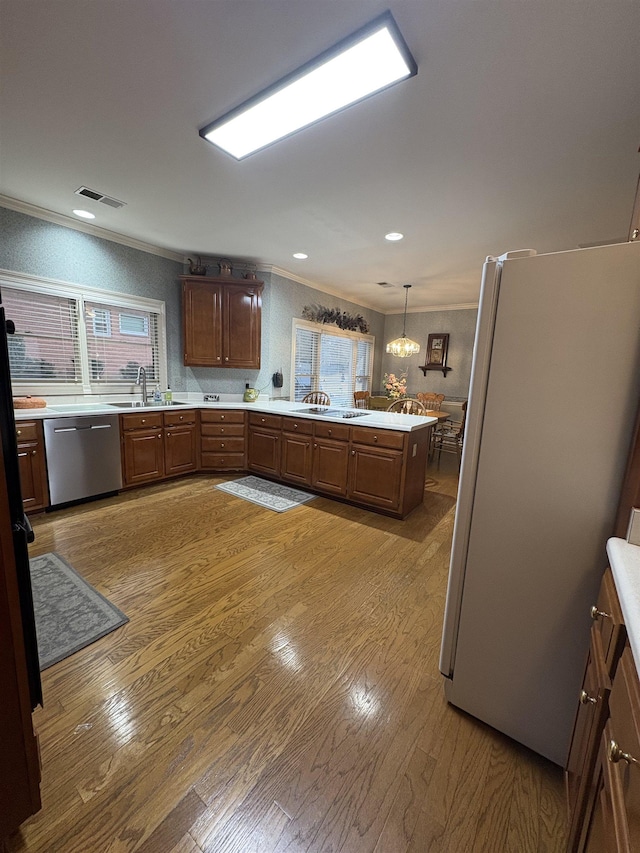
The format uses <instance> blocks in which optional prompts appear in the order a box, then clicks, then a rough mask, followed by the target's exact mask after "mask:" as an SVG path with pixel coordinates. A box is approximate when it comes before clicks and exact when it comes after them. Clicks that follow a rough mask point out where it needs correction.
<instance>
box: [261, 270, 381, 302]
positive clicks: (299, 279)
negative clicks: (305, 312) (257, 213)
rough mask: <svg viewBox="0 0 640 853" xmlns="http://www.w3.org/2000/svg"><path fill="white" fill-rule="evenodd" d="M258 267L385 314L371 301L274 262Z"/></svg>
mask: <svg viewBox="0 0 640 853" xmlns="http://www.w3.org/2000/svg"><path fill="white" fill-rule="evenodd" d="M258 269H259V270H260V271H261V272H271V273H275V274H276V275H279V276H281V277H282V278H288V279H289V280H290V281H295V282H297V283H298V284H304V285H305V286H306V287H311V288H313V289H314V290H319V291H320V293H326V294H327V295H329V296H335V297H336V299H342V300H343V301H344V302H350V303H351V304H352V305H358V306H359V307H360V308H368V309H369V310H370V311H376V312H377V313H378V314H384V311H381V310H380V308H379V307H377V306H375V305H373V304H372V303H370V302H362V301H360V302H356V300H355V299H352V298H350V297H349V296H347V295H346V294H344V293H340V291H339V290H332V289H331V288H330V287H326V286H325V285H324V284H318V283H317V282H315V281H311V280H310V279H308V278H303V277H302V276H301V275H297V274H296V273H294V272H290V271H289V270H285V269H283V268H282V267H276V266H273V264H258Z"/></svg>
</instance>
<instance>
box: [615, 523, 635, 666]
mask: <svg viewBox="0 0 640 853" xmlns="http://www.w3.org/2000/svg"><path fill="white" fill-rule="evenodd" d="M607 554H608V556H609V565H610V566H611V572H612V574H613V579H614V581H615V583H616V590H617V593H618V598H619V599H620V607H621V608H622V615H623V617H624V624H625V627H626V629H627V635H628V637H629V645H630V646H631V651H632V652H633V659H634V660H635V663H636V669H637V670H638V675H640V546H638V545H630V544H629V543H628V542H627V541H626V539H609V541H608V542H607Z"/></svg>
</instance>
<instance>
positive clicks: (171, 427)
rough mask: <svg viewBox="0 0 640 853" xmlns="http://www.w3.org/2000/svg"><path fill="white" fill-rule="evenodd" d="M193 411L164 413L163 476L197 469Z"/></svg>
mask: <svg viewBox="0 0 640 853" xmlns="http://www.w3.org/2000/svg"><path fill="white" fill-rule="evenodd" d="M196 421H197V415H196V411H195V409H181V410H180V411H175V412H165V413H164V415H163V424H164V475H165V477H174V476H177V475H178V474H188V473H189V472H191V471H196V470H197V468H198V449H197V437H198V436H197V433H196Z"/></svg>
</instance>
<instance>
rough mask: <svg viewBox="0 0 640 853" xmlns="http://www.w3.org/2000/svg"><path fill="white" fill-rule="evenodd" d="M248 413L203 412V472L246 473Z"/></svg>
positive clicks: (201, 462) (219, 410)
mask: <svg viewBox="0 0 640 853" xmlns="http://www.w3.org/2000/svg"><path fill="white" fill-rule="evenodd" d="M245 423H246V419H245V413H244V411H241V410H233V409H211V410H207V411H204V410H203V411H201V412H200V467H201V468H202V470H203V471H244V469H245V468H246V467H247V464H246V459H247V453H246V426H245Z"/></svg>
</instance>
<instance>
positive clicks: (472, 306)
mask: <svg viewBox="0 0 640 853" xmlns="http://www.w3.org/2000/svg"><path fill="white" fill-rule="evenodd" d="M479 304H480V303H479V302H461V303H460V304H459V305H425V306H424V307H422V308H420V307H419V306H418V308H408V309H407V314H427V313H429V312H432V311H468V310H469V309H475V308H478V306H479ZM383 313H384V315H385V316H387V317H388V316H390V315H391V314H404V309H401V310H399V311H398V310H396V309H394V310H393V311H384V312H383Z"/></svg>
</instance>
